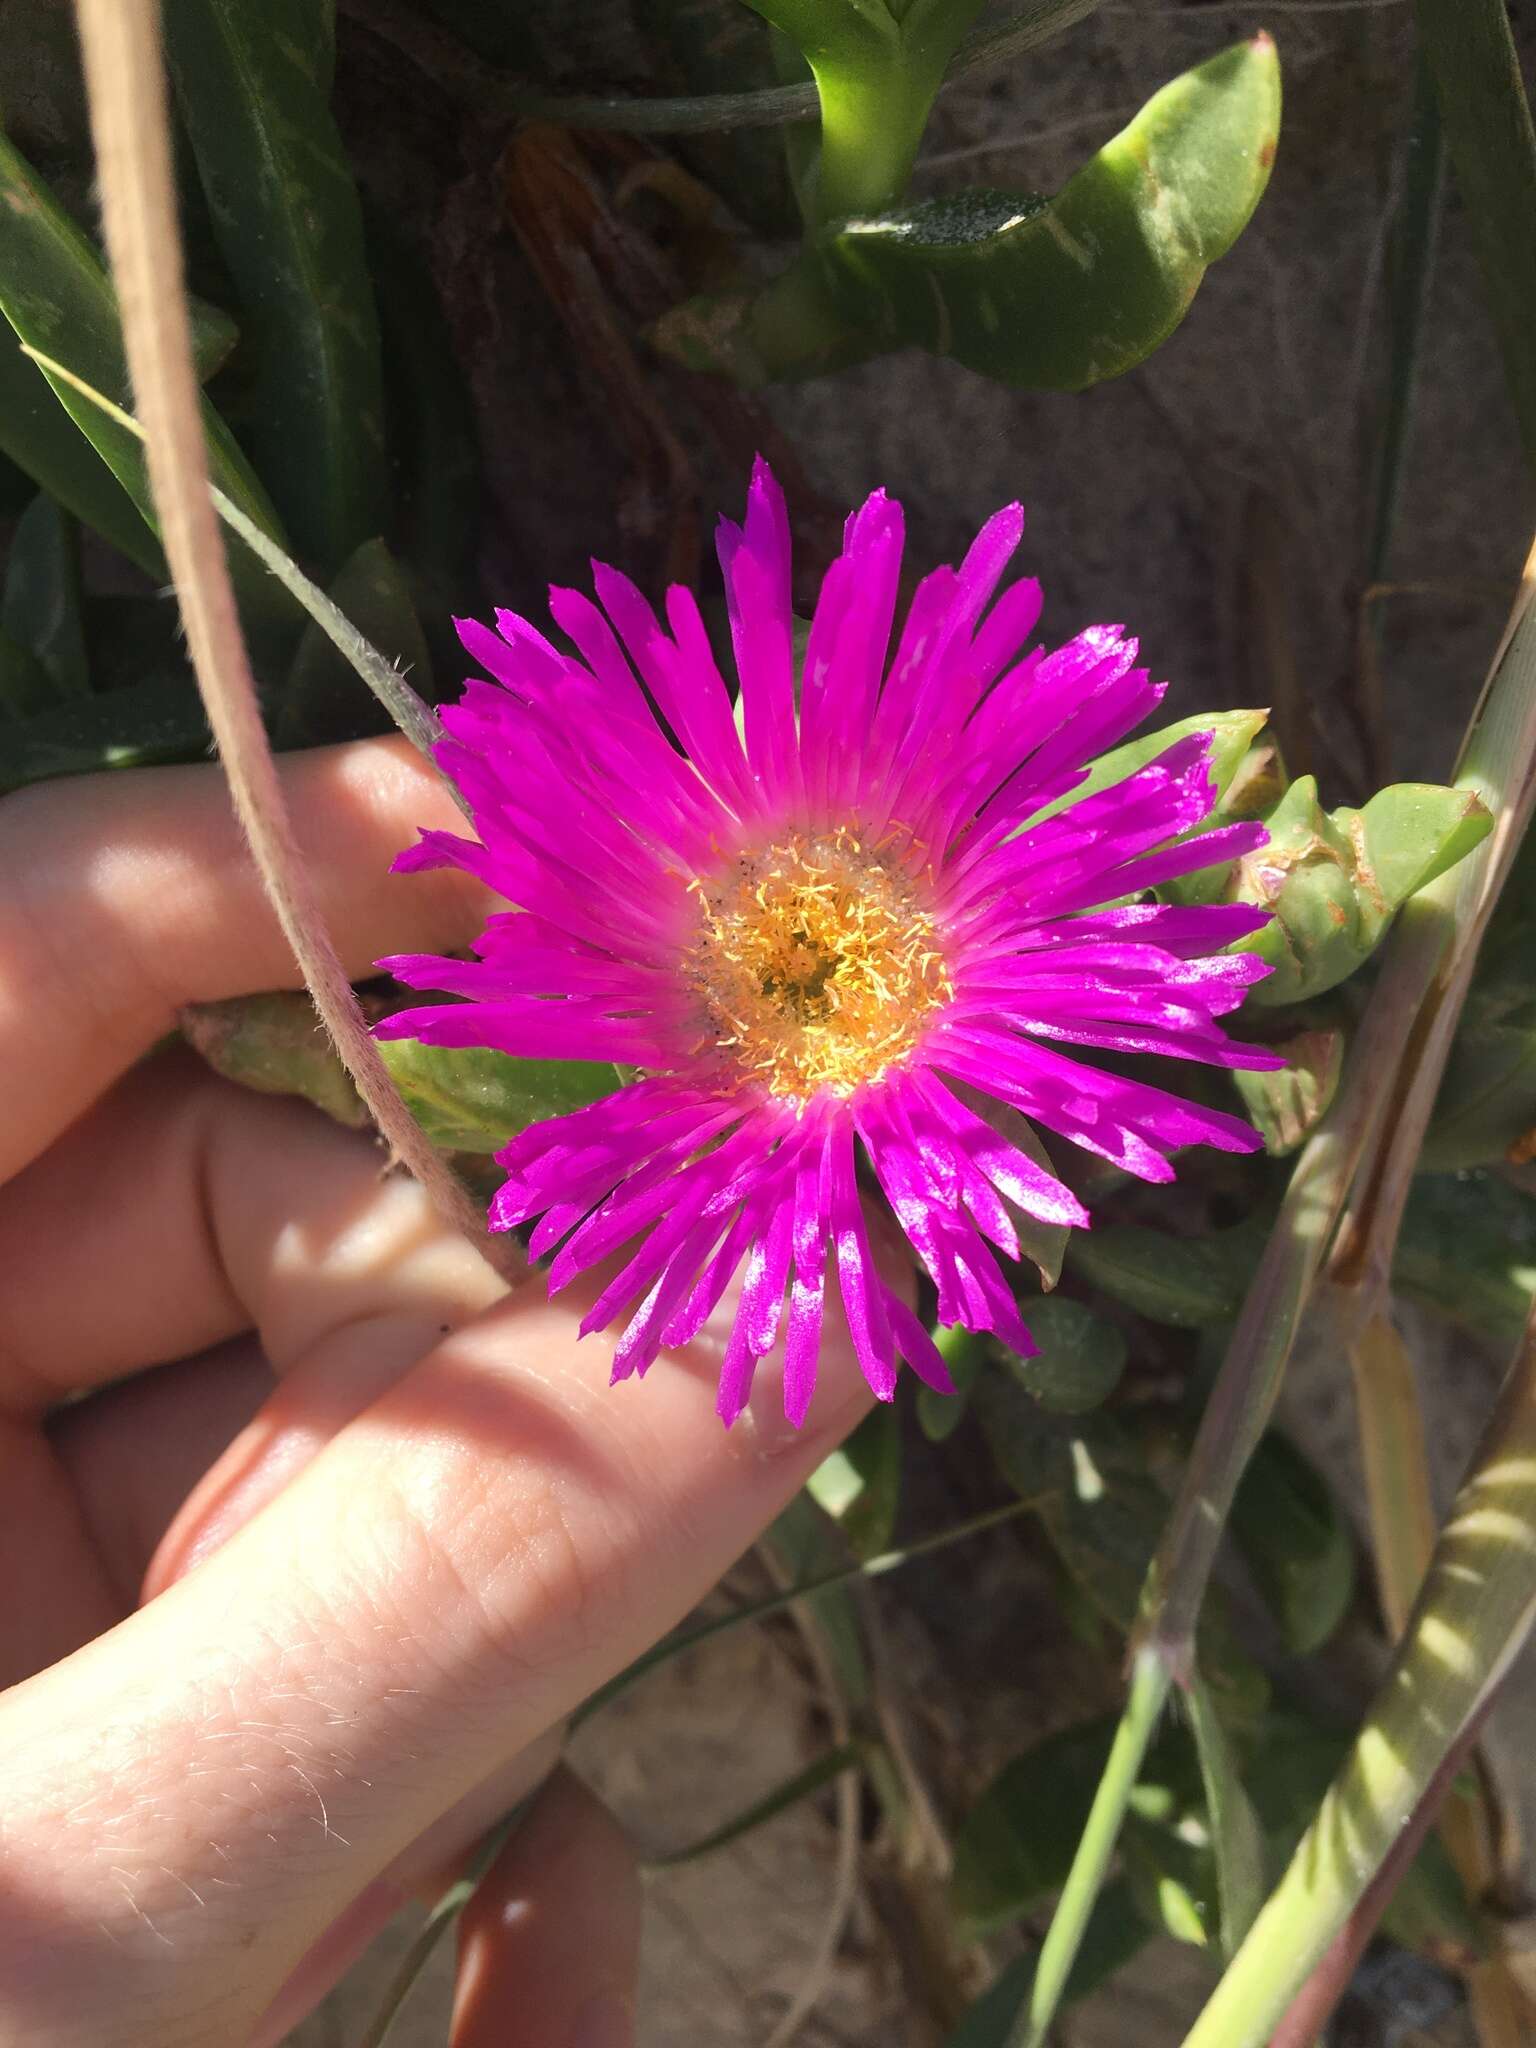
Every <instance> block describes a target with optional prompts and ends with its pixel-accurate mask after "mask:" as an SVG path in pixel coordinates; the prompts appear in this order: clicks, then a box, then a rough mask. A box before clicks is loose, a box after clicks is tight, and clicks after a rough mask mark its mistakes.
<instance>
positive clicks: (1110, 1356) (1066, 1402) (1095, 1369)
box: [1004, 1294, 1126, 1415]
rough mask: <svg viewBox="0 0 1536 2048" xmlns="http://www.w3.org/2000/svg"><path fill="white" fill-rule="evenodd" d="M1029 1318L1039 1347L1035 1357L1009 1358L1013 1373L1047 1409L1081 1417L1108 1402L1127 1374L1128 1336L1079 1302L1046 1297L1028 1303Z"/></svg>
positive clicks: (1030, 1330)
mask: <svg viewBox="0 0 1536 2048" xmlns="http://www.w3.org/2000/svg"><path fill="white" fill-rule="evenodd" d="M1024 1320H1025V1322H1026V1323H1027V1324H1028V1326H1029V1334H1030V1335H1031V1336H1032V1337H1033V1338H1034V1340H1035V1342H1036V1343H1037V1344H1038V1345H1039V1347H1040V1349H1039V1352H1038V1354H1037V1355H1036V1356H1035V1357H1033V1358H1017V1357H1015V1356H1014V1355H1013V1353H1012V1352H1008V1353H1006V1354H1004V1355H1005V1357H1006V1360H1007V1365H1008V1369H1009V1371H1010V1372H1011V1373H1012V1374H1013V1376H1014V1378H1015V1379H1016V1380H1017V1381H1018V1383H1019V1385H1020V1386H1021V1387H1023V1388H1024V1389H1025V1390H1026V1392H1028V1393H1030V1394H1033V1395H1034V1397H1035V1399H1036V1400H1037V1401H1038V1402H1039V1403H1040V1405H1041V1407H1042V1408H1046V1409H1049V1410H1051V1411H1052V1413H1054V1414H1058V1415H1080V1414H1082V1413H1084V1412H1085V1411H1086V1410H1088V1409H1090V1408H1097V1407H1098V1406H1099V1405H1100V1404H1101V1403H1102V1402H1104V1401H1106V1400H1108V1398H1109V1396H1110V1395H1111V1394H1112V1393H1113V1392H1114V1390H1115V1388H1116V1386H1118V1384H1119V1381H1120V1375H1121V1373H1122V1372H1123V1371H1124V1370H1125V1360H1126V1342H1125V1334H1124V1332H1123V1331H1122V1330H1120V1329H1119V1328H1118V1327H1117V1326H1116V1325H1115V1324H1114V1323H1111V1322H1109V1321H1107V1320H1106V1319H1105V1318H1104V1317H1103V1316H1099V1315H1095V1314H1094V1312H1093V1310H1092V1309H1091V1308H1088V1307H1086V1306H1085V1305H1084V1304H1083V1303H1082V1302H1080V1301H1070V1300H1068V1299H1067V1297H1066V1296H1065V1295H1061V1294H1050V1295H1042V1296H1041V1297H1040V1299H1039V1300H1038V1301H1027V1302H1025V1304H1024Z"/></svg>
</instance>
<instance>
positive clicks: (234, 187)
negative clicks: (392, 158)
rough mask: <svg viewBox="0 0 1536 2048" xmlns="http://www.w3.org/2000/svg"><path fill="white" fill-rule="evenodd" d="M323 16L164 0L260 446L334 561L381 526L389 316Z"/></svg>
mask: <svg viewBox="0 0 1536 2048" xmlns="http://www.w3.org/2000/svg"><path fill="white" fill-rule="evenodd" d="M328 22H329V10H328V9H327V8H326V7H323V6H320V5H317V4H316V0H169V4H168V5H167V6H166V8H165V35H166V53H167V56H168V59H169V62H170V67H171V74H172V77H173V78H174V80H175V85H176V96H177V102H178V105H179V107H180V111H181V115H182V119H183V120H184V122H185V123H186V127H187V132H188V134H189V136H190V137H191V141H192V151H193V155H194V157H195V158H196V160H197V168H198V174H199V176H200V178H201V180H202V185H203V190H204V192H205V193H206V195H207V199H208V207H209V213H210V215H211V217H212V221H213V229H214V233H215V236H216V237H217V239H218V243H219V247H220V251H221V253H222V255H223V257H224V260H225V262H226V264H227V265H228V266H229V270H230V273H231V275H232V276H233V277H234V280H235V284H236V287H237V289H238V292H239V295H240V320H241V331H242V334H243V336H244V341H245V347H246V349H247V351H248V353H249V355H250V359H251V364H252V380H253V389H252V393H251V398H252V403H251V408H250V418H249V424H248V427H247V429H246V431H247V435H248V438H249V442H250V446H251V449H252V452H253V454H254V455H255V457H256V460H257V462H258V464H259V466H260V469H261V473H262V476H263V477H264V478H265V480H266V482H267V485H268V487H269V488H270V490H271V492H272V495H273V497H274V499H275V500H276V502H277V504H278V506H279V508H280V509H281V512H282V515H283V518H284V519H285V521H286V522H287V524H288V526H289V528H290V530H291V532H292V534H293V536H294V541H295V543H296V545H297V548H298V550H299V552H300V554H301V555H307V556H311V557H313V558H314V559H315V560H316V561H317V562H319V563H320V565H321V566H322V568H324V569H326V570H334V569H335V568H336V567H338V566H339V565H340V564H341V563H342V562H343V561H344V560H345V559H346V557H347V556H348V555H349V554H350V553H351V552H352V550H353V549H354V548H357V547H359V546H360V545H361V544H362V542H364V541H365V540H367V539H368V538H369V537H370V535H373V534H377V533H379V532H380V531H381V530H382V528H383V526H384V523H385V509H386V493H385V477H384V425H383V411H384V400H383V377H382V369H381V364H380V353H379V330H378V317H377V314H376V312H375V308H374V303H373V294H372V289H371V287H370V285H369V281H368V270H367V264H366V262H365V259H364V252H363V228H362V214H361V210H360V208H359V205H358V197H357V188H356V186H355V184H354V182H353V179H352V174H351V170H350V167H349V166H348V163H347V160H346V155H345V152H344V151H343V149H342V145H341V138H340V136H339V134H338V133H337V129H336V124H335V122H334V120H333V119H332V117H331V112H330V107H329V103H328V101H329V70H330V49H331V39H330V35H329V33H327V32H324V31H325V30H326V27H327V24H328ZM72 367H74V366H73V365H72ZM82 367H83V366H82ZM87 374H89V373H87Z"/></svg>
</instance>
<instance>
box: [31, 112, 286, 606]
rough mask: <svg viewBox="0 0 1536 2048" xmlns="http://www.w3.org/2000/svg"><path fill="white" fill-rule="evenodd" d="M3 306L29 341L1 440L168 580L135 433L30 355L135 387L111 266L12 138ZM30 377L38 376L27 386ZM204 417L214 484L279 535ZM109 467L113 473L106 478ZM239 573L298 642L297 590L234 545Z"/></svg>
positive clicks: (68, 502)
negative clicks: (53, 355) (48, 354)
mask: <svg viewBox="0 0 1536 2048" xmlns="http://www.w3.org/2000/svg"><path fill="white" fill-rule="evenodd" d="M0 313H3V314H4V315H5V318H6V320H7V321H8V322H9V323H10V326H11V327H12V328H13V329H14V330H15V332H16V335H17V336H18V338H19V340H20V342H21V344H22V348H21V350H19V351H17V352H15V355H14V363H13V361H12V355H11V352H9V351H0V363H4V364H5V365H6V367H5V368H4V369H0V446H3V447H4V448H5V451H6V453H7V454H9V455H10V456H11V457H12V459H13V460H14V461H17V462H19V463H20V464H21V466H22V467H23V468H24V469H26V470H28V472H29V473H30V474H31V475H33V476H35V477H36V478H37V481H38V482H39V483H40V484H41V485H42V486H43V488H44V489H45V490H47V491H48V492H49V493H50V495H51V496H53V497H56V498H57V499H58V500H59V502H60V504H62V505H63V506H65V508H66V509H67V510H69V511H71V512H73V513H75V514H76V516H77V517H79V518H81V519H83V520H85V521H86V523H87V524H88V525H91V526H94V527H95V528H96V530H97V531H98V532H99V533H101V534H103V535H104V536H105V537H106V538H107V539H108V540H110V541H111V542H112V543H113V545H114V546H115V547H118V548H121V550H122V551H123V553H124V554H126V555H127V556H128V557H129V559H130V560H131V561H134V562H137V563H138V564H139V566H140V568H142V569H144V570H146V571H147V573H148V574H150V575H151V576H154V577H155V578H157V579H163V578H164V576H165V573H166V572H165V560H164V557H163V556H162V554H161V552H160V548H159V544H158V542H157V541H156V540H155V538H154V532H153V521H154V510H153V506H152V504H151V500H150V494H149V481H148V477H147V475H146V473H145V468H144V457H143V453H142V450H141V449H140V446H139V442H138V440H137V438H136V436H135V435H134V434H133V433H132V432H131V431H129V430H128V429H127V428H125V427H124V426H123V425H122V424H121V422H120V421H119V420H116V419H114V418H113V417H112V416H111V414H110V413H104V412H103V410H102V408H100V407H99V406H97V405H96V404H95V403H94V402H92V401H90V400H88V399H86V398H85V396H84V394H83V393H82V392H80V391H79V390H77V389H75V388H73V387H72V386H70V385H69V384H68V383H67V382H66V381H65V380H64V379H62V378H58V377H55V376H53V375H52V374H51V372H50V371H49V370H48V369H47V368H46V367H41V366H40V364H39V362H38V360H37V359H36V358H34V360H33V361H32V362H28V361H27V360H26V353H25V352H26V351H27V350H28V349H29V348H30V349H34V350H37V351H38V352H39V353H40V354H41V353H42V352H45V351H51V350H54V349H57V348H60V347H65V348H67V349H68V351H69V355H70V359H71V363H72V365H73V366H75V367H76V368H77V370H78V372H79V374H80V375H81V376H82V377H83V378H85V379H86V380H87V381H88V383H89V384H90V385H91V386H92V387H94V388H95V389H96V390H98V391H103V392H105V393H107V394H108V395H109V396H110V395H111V394H113V393H118V394H121V393H123V392H125V391H126V389H127V383H128V371H127V364H126V362H125V360H124V356H123V338H122V329H121V326H120V324H119V321H118V314H117V300H116V295H115V294H114V292H113V290H112V284H111V280H110V279H109V278H108V276H107V272H106V267H105V266H104V264H103V263H102V261H101V258H100V257H99V256H98V255H97V253H96V251H95V250H94V249H93V248H92V247H91V244H90V242H89V241H88V240H87V238H86V236H85V235H84V234H83V233H82V232H81V230H80V228H79V227H78V226H77V225H76V223H75V222H74V221H73V220H72V219H71V218H70V216H69V215H68V214H67V213H66V212H65V211H64V209H63V207H62V206H60V205H59V203H58V201H57V199H55V198H54V196H53V194H52V192H50V191H49V189H48V187H47V186H46V185H45V184H44V183H43V181H42V179H40V178H39V177H38V176H37V175H36V173H35V172H34V171H33V170H32V169H31V167H30V165H29V164H28V163H27V162H26V160H25V159H24V158H23V157H22V156H21V155H20V153H19V152H18V151H17V150H15V149H14V148H13V147H12V146H11V144H10V143H9V142H7V141H6V140H5V138H4V137H3V136H0ZM40 367H41V376H40V375H39V369H40ZM22 378H26V379H30V380H31V381H30V384H27V385H23V384H22V383H21V379H22ZM45 378H46V380H47V383H48V384H51V385H52V387H53V392H52V395H50V394H49V391H48V389H47V387H46V385H45V384H44V382H43V379H45ZM39 401H40V403H39ZM60 406H62V408H63V411H62V412H60V410H59V408H60ZM48 407H51V408H52V411H51V412H50V411H48V410H46V409H45V408H48ZM13 408H15V412H14V414H13ZM203 425H204V430H205V432H206V434H207V437H208V456H209V466H210V469H211V471H212V474H213V478H214V481H215V483H216V484H217V485H218V486H219V488H220V489H221V490H223V491H224V493H225V494H226V495H227V496H228V497H229V499H230V500H231V502H232V503H234V504H235V505H237V506H238V507H239V509H240V511H241V512H242V513H243V515H244V516H245V518H246V519H247V520H248V521H250V522H252V523H253V524H254V525H255V526H256V527H258V528H260V530H261V531H262V532H263V533H265V534H267V535H268V536H270V537H273V538H276V537H278V536H279V535H280V533H281V528H280V526H279V524H278V520H277V515H276V513H275V512H274V511H273V509H272V504H271V501H270V500H269V498H268V497H267V494H266V492H265V491H264V490H263V489H262V487H261V484H260V483H259V482H258V480H257V478H256V475H255V472H254V471H253V470H252V468H251V466H250V464H249V463H248V462H247V461H246V459H245V457H244V455H243V454H242V453H241V451H240V449H239V447H238V445H237V444H236V442H235V439H234V436H233V435H232V434H231V433H230V431H229V429H228V427H226V426H225V424H224V422H223V421H222V420H221V419H220V418H219V417H218V415H217V414H216V413H215V412H214V410H213V408H212V407H211V406H210V405H208V404H207V403H206V401H205V402H204V405H203ZM93 450H94V453H93V452H92V451H93ZM103 463H104V464H105V465H106V470H107V472H109V474H106V475H103V471H102V464H103ZM113 478H115V479H116V486H115V487H114V486H113V484H112V480H113ZM134 508H137V510H135V509H134ZM230 569H231V573H232V574H233V576H234V580H235V588H236V590H237V592H238V594H239V597H240V603H241V609H242V613H243V615H244V616H245V618H246V621H247V624H248V626H249V627H250V629H251V631H252V635H253V638H254V639H255V640H256V641H257V642H258V644H260V645H262V646H263V647H266V646H269V645H270V644H272V643H273V642H274V641H281V640H282V639H283V638H288V639H291V638H292V636H293V634H294V632H295V631H296V624H297V622H296V618H295V614H294V611H293V607H292V605H291V603H290V601H289V599H288V597H287V595H286V593H284V592H283V591H282V590H281V589H279V588H278V587H277V586H275V585H274V584H273V582H272V580H271V578H270V577H268V576H267V575H266V574H265V573H264V572H263V571H262V570H261V569H260V568H259V567H258V565H257V564H256V563H255V562H253V561H252V560H251V559H250V557H249V556H248V555H247V554H246V553H245V552H244V550H242V549H234V550H232V551H231V558H230Z"/></svg>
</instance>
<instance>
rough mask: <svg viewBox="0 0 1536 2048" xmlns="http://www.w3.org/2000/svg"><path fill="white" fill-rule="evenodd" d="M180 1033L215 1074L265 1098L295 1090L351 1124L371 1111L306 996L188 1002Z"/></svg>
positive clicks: (283, 993) (356, 1124)
mask: <svg viewBox="0 0 1536 2048" xmlns="http://www.w3.org/2000/svg"><path fill="white" fill-rule="evenodd" d="M180 1024H181V1033H182V1036H183V1037H184V1038H185V1039H186V1040H187V1042H188V1044H189V1045H191V1046H192V1047H194V1048H195V1050H196V1051H197V1052H199V1053H201V1055H202V1057H203V1058H204V1059H205V1060H206V1061H207V1062H208V1064H209V1066H210V1067H212V1068H213V1070H214V1072H215V1073H217V1074H222V1075H223V1076H224V1077H225V1079H226V1080H229V1081H237V1082H239V1084H240V1086H241V1087H242V1088H254V1089H256V1090H257V1091H258V1093H260V1094H262V1095H298V1096H301V1097H302V1098H303V1099H304V1101H306V1102H312V1103H313V1104H314V1105H315V1107H316V1109H323V1110H324V1111H325V1113H326V1115H327V1116H329V1117H333V1118H334V1119H335V1121H336V1122H337V1123H339V1124H346V1125H347V1126H348V1128H349V1129H352V1130H361V1129H362V1127H363V1126H364V1125H365V1124H366V1123H367V1121H368V1111H367V1108H366V1106H365V1105H364V1103H363V1100H362V1098H361V1096H359V1094H358V1093H357V1090H356V1089H355V1088H354V1087H353V1086H352V1080H351V1077H350V1075H349V1074H348V1073H347V1070H346V1068H345V1067H344V1066H343V1065H342V1064H341V1061H340V1060H339V1059H337V1057H336V1054H335V1052H334V1050H333V1049H332V1046H331V1042H330V1039H329V1038H328V1037H327V1036H326V1033H325V1027H324V1026H323V1025H322V1023H321V1022H320V1018H319V1016H318V1014H317V1013H316V1010H315V1006H314V1004H313V1003H312V1002H311V1001H310V999H309V997H308V996H304V995H297V994H292V993H289V992H288V991H278V992H275V993H273V994H271V995H261V996H237V997H235V998H234V999H233V1000H232V1001H228V1002H221V1003H189V1004H187V1006H186V1007H185V1008H184V1009H183V1010H182V1012H181V1017H180Z"/></svg>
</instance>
